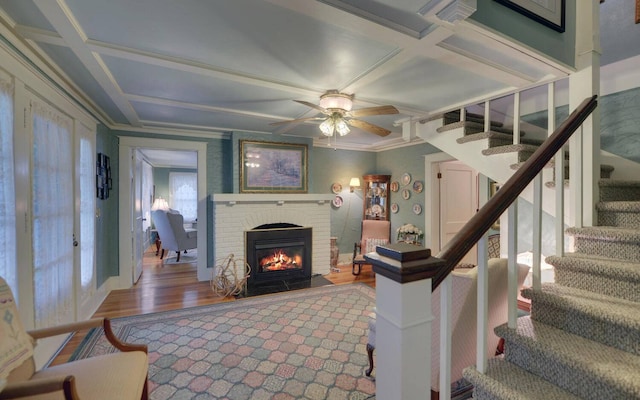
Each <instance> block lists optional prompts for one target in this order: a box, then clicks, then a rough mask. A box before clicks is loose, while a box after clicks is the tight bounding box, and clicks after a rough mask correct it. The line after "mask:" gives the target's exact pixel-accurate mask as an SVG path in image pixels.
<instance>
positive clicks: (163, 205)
mask: <svg viewBox="0 0 640 400" xmlns="http://www.w3.org/2000/svg"><path fill="white" fill-rule="evenodd" d="M168 209H169V203H167V201H166V200H165V199H163V198H162V197H158V198H157V199H155V200H154V201H153V204H152V205H151V211H156V210H168Z"/></svg>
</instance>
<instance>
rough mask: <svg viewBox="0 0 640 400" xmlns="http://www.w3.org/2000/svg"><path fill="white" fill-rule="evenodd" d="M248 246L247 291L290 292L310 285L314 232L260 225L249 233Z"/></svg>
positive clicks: (303, 228)
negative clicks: (297, 287) (300, 285)
mask: <svg viewBox="0 0 640 400" xmlns="http://www.w3.org/2000/svg"><path fill="white" fill-rule="evenodd" d="M245 246H246V250H245V254H246V261H247V263H248V264H249V266H250V267H251V271H250V272H249V277H248V279H247V291H249V292H255V291H260V292H263V291H264V292H270V291H281V290H288V288H289V287H291V286H298V285H299V284H300V283H304V282H307V281H310V279H311V254H312V229H311V228H308V227H307V228H305V227H302V226H299V225H294V224H287V223H276V224H266V225H260V226H257V227H255V228H254V229H252V230H249V231H246V232H245ZM270 287H275V288H279V287H281V288H280V289H278V290H270V289H269V288H270Z"/></svg>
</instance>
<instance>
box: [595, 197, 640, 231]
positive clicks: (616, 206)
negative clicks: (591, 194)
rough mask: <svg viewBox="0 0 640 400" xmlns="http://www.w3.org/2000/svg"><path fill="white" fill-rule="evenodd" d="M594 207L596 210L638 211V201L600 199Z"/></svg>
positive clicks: (639, 208)
mask: <svg viewBox="0 0 640 400" xmlns="http://www.w3.org/2000/svg"><path fill="white" fill-rule="evenodd" d="M596 209H597V210H598V211H615V212H629V213H640V201H601V202H599V203H597V204H596ZM639 227H640V226H639Z"/></svg>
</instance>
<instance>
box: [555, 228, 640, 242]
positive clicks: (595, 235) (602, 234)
mask: <svg viewBox="0 0 640 400" xmlns="http://www.w3.org/2000/svg"><path fill="white" fill-rule="evenodd" d="M566 232H567V234H569V235H573V236H574V237H576V238H589V239H599V240H603V241H610V242H613V241H623V242H636V243H637V242H640V229H629V228H618V227H615V226H585V227H582V228H576V227H572V228H567V230H566Z"/></svg>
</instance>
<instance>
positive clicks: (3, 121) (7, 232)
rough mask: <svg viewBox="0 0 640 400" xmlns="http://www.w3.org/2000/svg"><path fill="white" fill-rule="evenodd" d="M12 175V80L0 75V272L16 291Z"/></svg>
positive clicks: (14, 211) (13, 188)
mask: <svg viewBox="0 0 640 400" xmlns="http://www.w3.org/2000/svg"><path fill="white" fill-rule="evenodd" d="M15 213H16V203H15V185H14V175H13V83H12V81H11V79H10V78H4V77H3V76H2V75H0V254H2V257H1V258H0V276H2V277H3V278H4V279H5V280H6V281H7V283H8V284H9V286H11V288H12V289H13V292H14V295H15V296H17V295H18V293H17V292H18V284H17V276H16V275H17V271H16V214H15Z"/></svg>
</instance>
